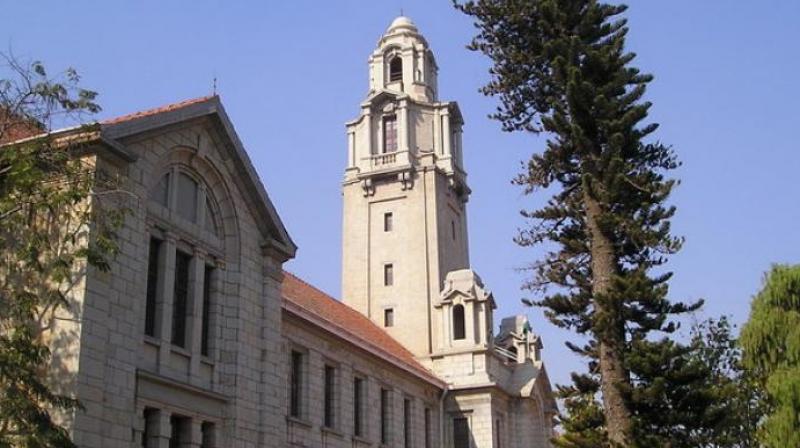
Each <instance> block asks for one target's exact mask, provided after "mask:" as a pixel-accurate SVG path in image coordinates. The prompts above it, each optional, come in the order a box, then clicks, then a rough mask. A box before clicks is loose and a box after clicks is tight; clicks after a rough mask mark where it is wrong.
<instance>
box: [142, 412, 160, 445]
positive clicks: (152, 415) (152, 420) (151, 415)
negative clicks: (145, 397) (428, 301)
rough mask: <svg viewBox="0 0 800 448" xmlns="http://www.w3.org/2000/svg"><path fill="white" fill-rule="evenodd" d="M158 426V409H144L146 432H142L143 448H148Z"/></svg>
mask: <svg viewBox="0 0 800 448" xmlns="http://www.w3.org/2000/svg"><path fill="white" fill-rule="evenodd" d="M157 424H158V409H153V408H145V409H144V431H142V448H147V447H148V446H150V445H149V440H150V439H151V438H152V437H153V436H154V435H155V434H156V431H155V429H156V425H157Z"/></svg>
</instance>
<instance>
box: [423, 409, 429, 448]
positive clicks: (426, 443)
mask: <svg viewBox="0 0 800 448" xmlns="http://www.w3.org/2000/svg"><path fill="white" fill-rule="evenodd" d="M424 418H425V448H431V408H425V416H424Z"/></svg>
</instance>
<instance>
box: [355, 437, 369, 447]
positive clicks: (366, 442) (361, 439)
mask: <svg viewBox="0 0 800 448" xmlns="http://www.w3.org/2000/svg"><path fill="white" fill-rule="evenodd" d="M353 442H356V443H360V444H363V445H372V442H370V440H369V439H367V438H366V437H364V436H353Z"/></svg>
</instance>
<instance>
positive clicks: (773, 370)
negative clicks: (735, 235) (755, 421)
mask: <svg viewBox="0 0 800 448" xmlns="http://www.w3.org/2000/svg"><path fill="white" fill-rule="evenodd" d="M741 344H742V348H743V350H744V365H745V367H747V368H748V369H750V370H751V371H752V374H753V375H754V376H755V377H756V378H757V380H758V381H759V382H760V384H761V385H763V387H764V388H765V390H766V395H767V397H766V401H767V407H768V414H767V416H766V419H765V421H764V422H763V426H762V427H761V428H760V432H759V439H760V441H761V442H762V443H763V445H764V446H766V447H787V446H800V265H795V266H786V265H778V266H774V267H773V268H772V270H771V271H770V272H769V274H768V275H767V277H766V280H765V282H764V287H763V288H762V289H761V291H760V292H759V293H758V295H756V297H755V298H754V299H753V303H752V305H751V308H750V318H749V320H748V321H747V323H746V324H745V326H744V327H743V328H742V335H741Z"/></svg>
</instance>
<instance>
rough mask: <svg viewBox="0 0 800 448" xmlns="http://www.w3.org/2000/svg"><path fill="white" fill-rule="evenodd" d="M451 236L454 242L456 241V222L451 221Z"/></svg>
mask: <svg viewBox="0 0 800 448" xmlns="http://www.w3.org/2000/svg"><path fill="white" fill-rule="evenodd" d="M450 234H451V235H452V236H453V241H455V239H456V222H455V221H450Z"/></svg>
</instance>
